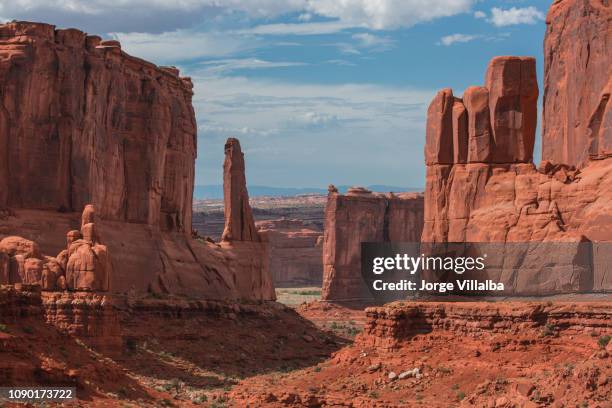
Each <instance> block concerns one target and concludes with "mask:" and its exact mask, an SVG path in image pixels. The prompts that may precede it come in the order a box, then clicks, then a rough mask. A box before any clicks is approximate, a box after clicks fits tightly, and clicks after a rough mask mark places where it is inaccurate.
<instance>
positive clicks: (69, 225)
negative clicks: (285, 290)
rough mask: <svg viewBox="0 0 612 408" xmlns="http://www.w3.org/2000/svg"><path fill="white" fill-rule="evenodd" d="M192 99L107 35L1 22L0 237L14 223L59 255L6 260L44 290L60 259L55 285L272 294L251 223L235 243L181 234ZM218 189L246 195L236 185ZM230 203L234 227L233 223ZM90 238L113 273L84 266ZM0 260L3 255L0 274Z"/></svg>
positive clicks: (187, 201)
mask: <svg viewBox="0 0 612 408" xmlns="http://www.w3.org/2000/svg"><path fill="white" fill-rule="evenodd" d="M191 98H192V83H191V80H190V79H189V78H180V77H179V76H178V70H177V69H176V68H173V67H157V66H155V65H153V64H151V63H149V62H146V61H143V60H140V59H138V58H134V57H132V56H129V55H127V54H126V53H124V52H123V51H122V50H121V45H120V44H119V43H118V42H117V41H102V40H101V39H100V38H99V37H96V36H90V35H87V34H85V33H83V32H80V31H78V30H73V29H70V30H56V29H55V27H54V26H51V25H47V24H40V23H27V22H14V23H9V24H5V25H0V99H1V102H2V103H1V104H0V105H1V106H2V108H1V109H0V209H2V211H0V239H3V238H6V237H9V236H17V235H18V236H21V237H24V238H26V239H27V240H29V241H34V242H36V243H37V244H38V245H40V248H41V250H42V252H44V253H49V254H53V253H59V255H58V256H57V258H56V261H57V262H55V263H51V262H43V266H42V270H40V268H39V266H40V265H39V263H38V262H36V261H27V259H28V257H27V254H26V255H22V254H17V255H15V256H12V257H11V259H12V261H11V267H10V268H9V269H10V271H12V270H14V271H16V273H17V276H19V277H22V276H26V275H27V276H33V278H32V279H38V282H37V283H41V284H42V285H43V287H45V288H50V287H52V281H53V279H54V278H55V277H54V276H53V274H55V273H56V272H54V271H57V268H58V265H60V266H61V267H62V268H64V270H69V271H70V273H68V275H67V276H65V275H61V276H60V277H59V278H57V281H56V286H57V287H58V288H59V289H63V288H66V287H67V288H69V289H71V288H77V289H78V288H90V289H94V290H100V289H105V288H106V286H108V289H109V290H110V291H112V292H127V291H136V292H156V293H174V294H183V295H189V296H197V297H206V298H212V299H237V298H240V299H258V300H259V299H274V289H273V286H272V283H271V279H270V276H269V272H268V270H267V264H268V258H267V252H266V247H265V245H264V244H261V243H259V242H252V241H257V235H256V234H255V235H249V232H245V233H244V234H243V235H237V236H232V238H233V239H250V241H233V243H232V245H226V244H221V245H218V244H214V243H209V242H200V241H197V240H192V239H191V217H192V208H191V207H192V193H193V180H194V168H195V155H196V139H197V138H196V123H195V116H194V111H193V107H192V105H191ZM238 152H239V149H238ZM236 158H237V157H236ZM240 163H241V168H242V172H244V161H243V160H242V157H240ZM236 170H238V166H237V167H235V169H234V173H233V174H234V175H235V177H238V178H237V179H235V181H239V177H240V176H239V173H238V172H236ZM242 177H243V178H244V173H243V175H242ZM231 184H232V185H234V183H231ZM235 185H236V186H237V185H238V184H235ZM230 190H231V189H230ZM244 193H245V194H246V189H245V190H244ZM228 194H230V196H229V198H228V199H229V200H230V202H240V200H242V202H243V203H244V202H245V201H244V197H245V196H246V195H241V194H242V193H240V191H239V190H236V191H234V192H232V191H228ZM235 194H239V195H238V196H236V195H235ZM237 197H239V198H237ZM231 200H234V201H231ZM236 200H238V201H236ZM88 203H91V204H93V205H94V206H95V213H96V214H95V215H96V222H95V224H92V219H93V218H92V217H93V211H91V210H92V209H91V208H86V207H85V206H86V204H88ZM246 203H247V205H248V200H246ZM6 208H10V209H8V210H5V209H6ZM245 208H246V207H245ZM84 209H85V212H84V214H81V211H83V210H84ZM233 214H235V213H232V225H234V222H235V221H236V220H237V221H238V222H239V223H242V219H241V218H240V217H238V218H240V219H237V218H236V217H234V215H233ZM237 225H241V226H242V227H244V225H246V224H237ZM250 225H251V227H252V228H251V229H250V230H249V231H250V232H251V233H254V231H255V229H254V226H252V222H251V224H250ZM66 231H72V232H71V233H69V234H68V236H66ZM240 231H246V230H244V228H243V229H242V230H240ZM100 237H103V240H102V242H104V245H105V246H106V247H107V252H108V253H111V254H112V259H111V260H110V263H111V264H112V268H111V269H112V270H114V271H118V272H117V273H112V274H107V275H106V276H107V278H104V277H101V278H99V277H98V275H99V274H97V273H92V271H93V270H94V269H95V270H100V268H101V266H102V265H103V264H105V263H106V262H107V261H105V259H106V258H107V256H106V255H105V250H104V247H103V246H101V245H100V244H99V242H100ZM66 241H68V242H66ZM90 242H91V244H90ZM35 258H36V259H41V260H42V261H44V259H42V258H39V257H35ZM5 263H6V255H0V266H1V267H2V269H0V279H3V280H6V270H5V269H6V268H5V267H4V266H3V265H4V264H5ZM45 265H47V267H46V269H45ZM92 268H93V269H92ZM109 268H110V267H109ZM10 271H9V272H10ZM39 275H40V276H39ZM101 276H102V275H101ZM67 278H68V279H67ZM20 279H21V278H20ZM27 279H30V278H27ZM9 281H11V282H16V281H18V280H17V278H11V277H9ZM106 281H107V282H108V283H107V284H106V283H105V282H106Z"/></svg>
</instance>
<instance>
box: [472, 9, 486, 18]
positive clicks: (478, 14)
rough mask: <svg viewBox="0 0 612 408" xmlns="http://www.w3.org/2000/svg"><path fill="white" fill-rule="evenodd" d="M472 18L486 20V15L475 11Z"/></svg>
mask: <svg viewBox="0 0 612 408" xmlns="http://www.w3.org/2000/svg"><path fill="white" fill-rule="evenodd" d="M474 18H487V14H486V13H485V12H483V11H480V10H477V11H475V12H474Z"/></svg>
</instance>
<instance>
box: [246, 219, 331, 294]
mask: <svg viewBox="0 0 612 408" xmlns="http://www.w3.org/2000/svg"><path fill="white" fill-rule="evenodd" d="M255 225H256V226H257V230H258V232H259V235H260V236H261V238H262V241H264V242H266V243H267V244H268V250H269V251H270V273H271V274H272V280H273V281H274V286H275V287H297V286H300V285H301V286H311V285H320V284H321V282H322V276H323V263H322V260H321V259H322V254H323V232H322V231H316V230H314V229H311V228H308V227H307V226H305V225H304V223H303V222H302V221H301V220H291V219H280V220H270V221H258V222H257V223H256V224H255Z"/></svg>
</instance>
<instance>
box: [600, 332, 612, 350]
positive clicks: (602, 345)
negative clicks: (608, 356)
mask: <svg viewBox="0 0 612 408" xmlns="http://www.w3.org/2000/svg"><path fill="white" fill-rule="evenodd" d="M610 339H612V337H611V336H610V335H608V334H606V335H603V336H601V337H600V338H599V340H597V344H598V345H599V348H601V349H605V348H606V347H607V346H608V343H610Z"/></svg>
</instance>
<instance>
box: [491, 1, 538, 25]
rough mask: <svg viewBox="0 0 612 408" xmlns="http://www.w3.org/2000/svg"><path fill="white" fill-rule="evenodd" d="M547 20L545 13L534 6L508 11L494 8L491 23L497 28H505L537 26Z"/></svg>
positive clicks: (514, 8)
mask: <svg viewBox="0 0 612 408" xmlns="http://www.w3.org/2000/svg"><path fill="white" fill-rule="evenodd" d="M545 18H546V17H545V16H544V13H542V12H541V11H540V10H538V9H536V8H535V7H533V6H529V7H524V8H516V7H512V8H510V9H507V10H503V9H500V8H497V7H493V8H492V9H491V19H490V20H489V21H490V22H491V23H493V25H495V26H497V27H504V26H509V25H516V24H535V23H537V22H538V21H543V20H544V19H545Z"/></svg>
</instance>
